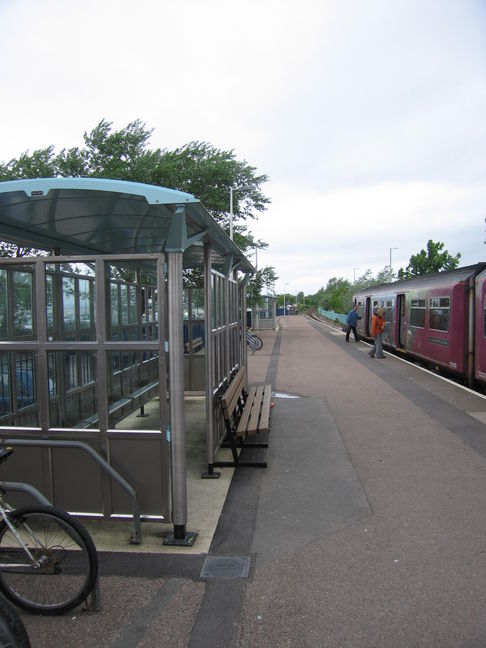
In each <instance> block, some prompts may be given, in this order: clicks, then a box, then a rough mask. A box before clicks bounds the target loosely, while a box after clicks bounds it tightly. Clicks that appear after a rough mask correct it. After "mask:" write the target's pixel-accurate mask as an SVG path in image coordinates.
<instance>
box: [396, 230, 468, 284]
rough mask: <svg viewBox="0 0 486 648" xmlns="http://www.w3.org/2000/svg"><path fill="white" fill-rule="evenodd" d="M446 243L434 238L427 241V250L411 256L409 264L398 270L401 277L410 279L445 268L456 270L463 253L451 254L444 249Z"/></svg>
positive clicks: (441, 270)
mask: <svg viewBox="0 0 486 648" xmlns="http://www.w3.org/2000/svg"><path fill="white" fill-rule="evenodd" d="M443 248H444V243H440V242H439V241H437V243H434V241H432V239H429V241H428V242H427V251H426V250H421V251H420V252H419V253H418V254H413V255H412V256H411V257H410V261H409V263H408V266H407V267H406V268H405V269H403V268H400V270H399V271H398V278H399V279H409V278H411V277H418V276H419V275H424V274H429V273H431V272H443V271H444V270H454V269H455V268H457V266H458V265H459V259H460V258H461V253H460V252H458V253H457V254H456V256H452V255H451V254H449V252H448V251H447V250H444V251H442V250H443Z"/></svg>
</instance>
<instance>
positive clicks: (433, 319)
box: [429, 297, 450, 331]
mask: <svg viewBox="0 0 486 648" xmlns="http://www.w3.org/2000/svg"><path fill="white" fill-rule="evenodd" d="M449 319H450V299H449V297H431V298H430V310H429V327H430V328H431V329H434V330H436V331H448V330H449Z"/></svg>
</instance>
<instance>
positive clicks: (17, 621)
mask: <svg viewBox="0 0 486 648" xmlns="http://www.w3.org/2000/svg"><path fill="white" fill-rule="evenodd" d="M0 648H30V640H29V636H28V634H27V631H26V629H25V626H24V624H23V623H22V619H21V618H20V617H19V615H18V614H17V611H16V610H15V608H13V607H12V606H11V605H10V603H9V602H8V601H6V600H5V599H4V598H3V596H0Z"/></svg>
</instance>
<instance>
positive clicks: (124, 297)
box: [120, 284, 128, 324]
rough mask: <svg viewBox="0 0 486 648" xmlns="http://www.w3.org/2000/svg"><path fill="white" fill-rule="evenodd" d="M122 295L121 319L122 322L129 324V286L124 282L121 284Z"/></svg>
mask: <svg viewBox="0 0 486 648" xmlns="http://www.w3.org/2000/svg"><path fill="white" fill-rule="evenodd" d="M120 295H121V321H122V324H128V286H127V285H126V284H123V285H121V286H120Z"/></svg>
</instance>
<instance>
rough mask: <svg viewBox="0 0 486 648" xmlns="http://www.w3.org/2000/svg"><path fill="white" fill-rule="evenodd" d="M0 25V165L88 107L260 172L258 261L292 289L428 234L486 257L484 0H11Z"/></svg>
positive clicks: (76, 138)
mask: <svg viewBox="0 0 486 648" xmlns="http://www.w3.org/2000/svg"><path fill="white" fill-rule="evenodd" d="M0 20H1V24H2V27H3V31H2V40H1V41H0V57H1V60H2V61H3V65H2V66H1V69H0V83H1V87H2V91H3V96H2V109H1V110H2V119H1V120H0V160H4V161H6V160H9V159H10V158H11V157H17V156H18V155H19V154H20V153H21V152H23V151H25V150H26V149H29V150H31V151H32V150H34V149H36V148H41V147H45V146H48V145H51V144H53V145H55V147H56V149H57V150H59V149H61V148H63V147H70V146H74V145H80V144H82V135H83V132H84V131H85V130H87V131H89V130H91V129H92V128H93V127H94V126H95V125H96V124H97V123H98V122H99V121H100V119H102V118H106V119H108V120H109V121H113V122H114V125H115V127H117V128H120V127H123V126H125V125H126V124H127V123H128V122H129V121H132V120H134V119H137V118H140V119H142V121H145V122H146V124H147V126H148V127H151V128H154V133H153V137H152V140H151V146H153V147H157V146H160V147H162V148H164V147H166V148H175V147H178V146H182V145H183V144H185V143H187V142H189V141H191V140H201V141H208V142H210V143H211V144H213V145H214V146H216V147H219V148H224V149H234V150H235V152H236V155H237V157H238V158H239V159H246V160H247V161H248V162H249V163H250V164H251V165H253V166H255V167H257V170H258V172H259V173H265V174H267V175H269V177H270V182H269V183H268V185H267V186H266V187H265V190H266V192H267V193H268V194H269V195H270V196H271V197H272V199H273V203H272V205H271V206H270V208H269V210H268V212H267V213H266V214H264V215H263V216H262V217H261V218H260V220H259V221H258V223H256V224H255V227H254V229H255V232H256V233H257V234H258V236H260V237H261V238H263V239H265V240H266V241H268V242H269V243H270V248H269V249H268V250H267V251H265V252H260V253H259V258H258V263H259V265H260V266H261V265H262V264H268V265H274V266H275V267H276V269H277V273H278V274H279V275H280V276H281V278H282V280H284V281H289V282H291V283H292V285H293V286H294V287H295V291H298V290H300V289H302V290H305V291H306V292H314V291H315V290H317V289H318V288H319V287H320V286H321V285H323V284H325V283H326V281H327V280H328V279H329V277H331V276H345V277H347V278H348V279H352V278H353V274H354V268H356V267H359V269H360V270H359V271H360V272H364V271H365V270H366V269H367V268H371V269H372V270H373V271H374V272H377V271H379V270H381V269H383V267H384V266H385V265H386V264H387V263H388V262H389V248H390V247H398V248H399V249H398V250H396V251H395V250H394V251H393V265H394V267H400V266H404V265H406V264H407V263H408V260H409V258H410V256H411V255H412V254H415V253H416V252H418V251H419V250H420V249H421V248H422V247H424V246H425V245H426V242H427V240H428V239H429V238H432V239H433V240H440V241H443V242H444V243H445V246H446V248H447V249H448V250H449V251H450V252H451V253H452V254H455V253H456V252H457V251H461V252H462V253H463V261H464V262H465V263H466V262H467V263H472V262H474V261H477V260H480V259H481V258H484V243H483V241H484V217H485V216H486V207H485V205H486V201H485V198H486V196H485V190H484V189H483V185H484V177H485V174H486V122H485V120H484V114H485V113H486V9H485V8H484V4H483V3H479V2H473V1H471V2H463V3H456V2H449V3H444V2H443V1H442V0H430V1H428V2H426V3H424V2H423V1H422V0H394V2H392V3H390V2H389V1H388V0H369V1H368V2H366V3H363V2H360V1H359V0H345V1H344V2H339V3H338V2H335V0H322V1H321V2H315V0H301V2H299V4H298V5H296V4H295V2H291V1H290V0H248V1H247V2H246V3H244V4H241V3H240V2H235V0H206V1H205V2H201V1H200V0H139V1H138V2H137V3H136V5H134V4H133V2H129V1H128V0H85V1H84V2H83V3H71V2H65V1H64V0H43V2H38V0H17V1H16V2H12V1H10V2H8V1H4V2H0Z"/></svg>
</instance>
